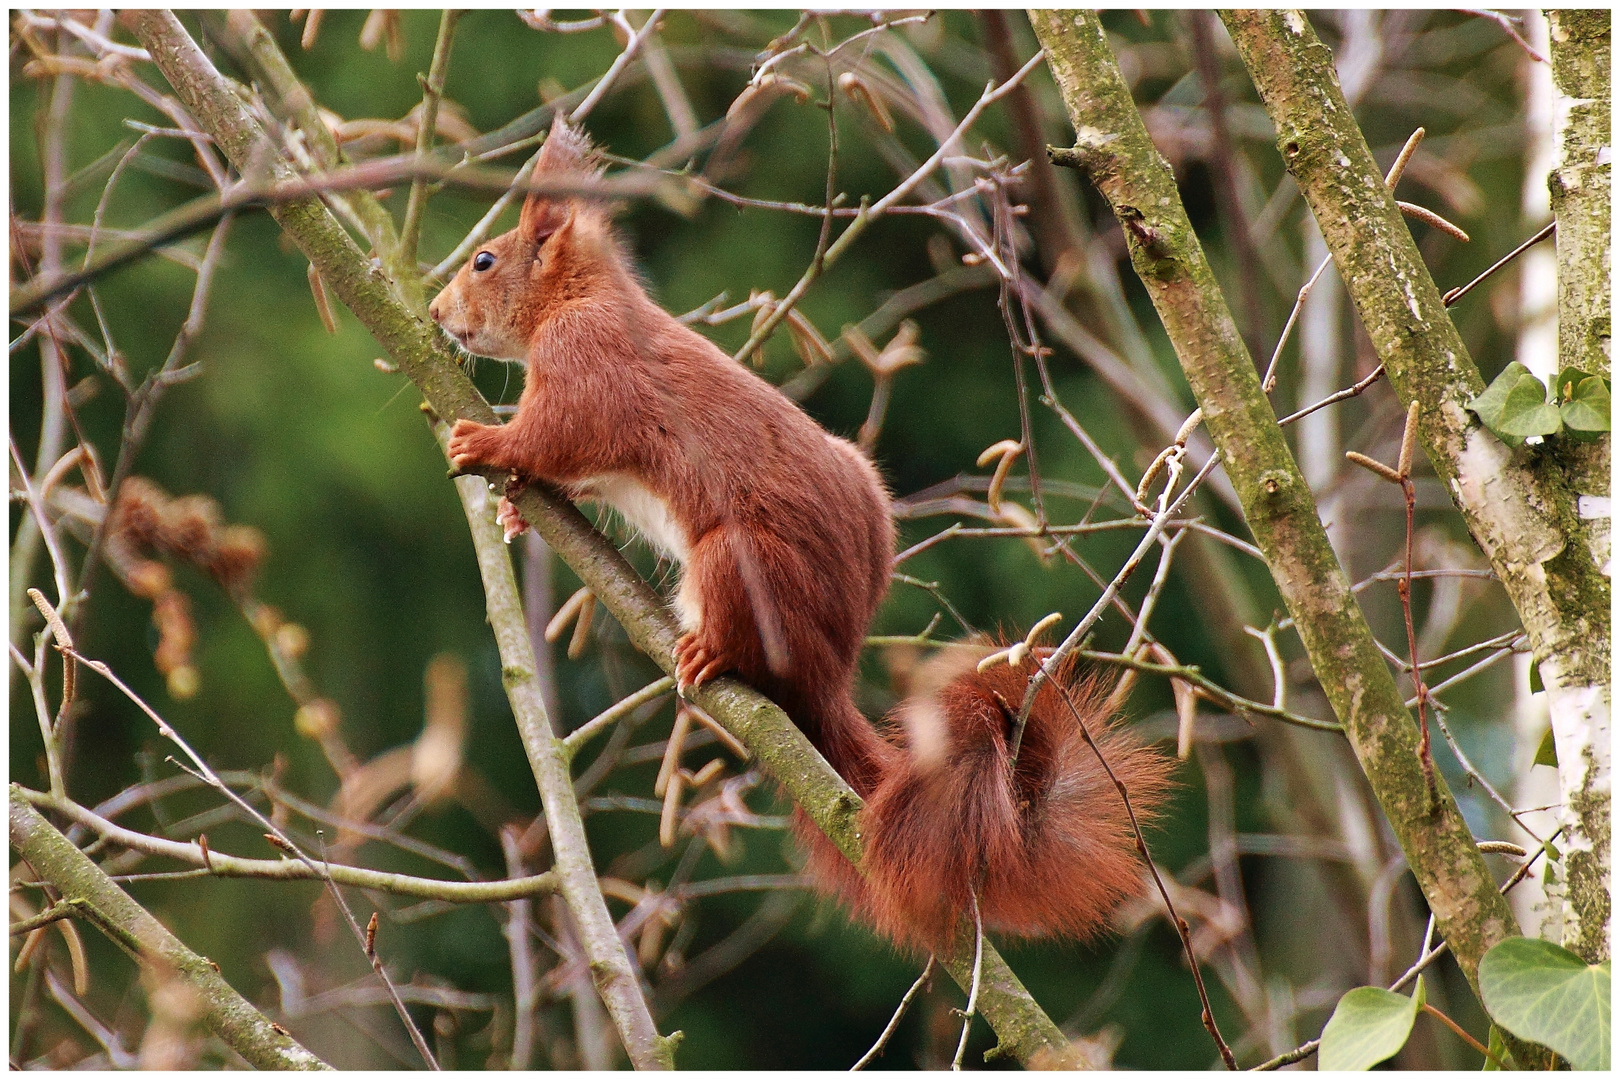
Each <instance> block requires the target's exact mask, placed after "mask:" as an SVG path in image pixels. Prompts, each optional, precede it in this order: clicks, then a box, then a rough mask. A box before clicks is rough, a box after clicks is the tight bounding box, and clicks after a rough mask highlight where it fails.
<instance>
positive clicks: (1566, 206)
mask: <svg viewBox="0 0 1620 1080" xmlns="http://www.w3.org/2000/svg"><path fill="white" fill-rule="evenodd" d="M1609 21H1610V14H1609V12H1608V11H1603V10H1592V11H1549V12H1547V24H1548V30H1549V32H1550V33H1549V36H1550V37H1551V39H1552V40H1551V45H1552V68H1553V84H1554V86H1555V87H1556V89H1557V93H1556V96H1555V97H1554V102H1553V116H1554V118H1555V128H1556V131H1555V134H1556V136H1557V140H1558V148H1557V154H1558V157H1557V164H1556V166H1555V167H1554V169H1553V172H1552V175H1551V176H1550V177H1548V187H1549V189H1550V190H1551V193H1552V209H1553V214H1554V216H1555V217H1556V218H1557V219H1558V366H1559V368H1560V369H1568V368H1576V369H1578V370H1580V371H1584V372H1586V373H1588V374H1591V375H1602V376H1604V377H1608V376H1609V374H1610V370H1611V366H1610V357H1609V317H1610V313H1609V281H1610V256H1609V177H1610V171H1611V170H1610V165H1609V154H1610V149H1609V93H1610V90H1609ZM1609 451H1610V441H1609V436H1604V438H1602V439H1601V440H1599V441H1598V442H1595V443H1584V444H1583V443H1573V442H1565V443H1564V444H1563V445H1560V446H1556V447H1555V448H1554V450H1553V453H1554V455H1555V460H1556V463H1557V465H1558V466H1559V467H1560V468H1561V470H1562V472H1563V474H1564V476H1565V478H1566V481H1567V483H1568V485H1569V488H1570V490H1571V491H1572V492H1573V493H1574V495H1575V501H1576V514H1575V522H1574V532H1573V535H1572V536H1571V541H1572V543H1571V548H1572V549H1574V551H1576V552H1579V553H1580V554H1581V555H1584V556H1586V557H1587V558H1588V559H1589V560H1590V565H1591V567H1595V568H1597V569H1598V571H1599V572H1601V573H1602V575H1603V576H1604V578H1605V579H1606V578H1608V576H1609ZM1583 569H1586V568H1585V567H1583ZM1553 584H1555V585H1556V584H1558V582H1557V581H1554V582H1553ZM1593 599H1594V600H1595V599H1596V597H1594V598H1593ZM1601 599H1602V602H1603V611H1602V613H1601V614H1602V615H1603V616H1606V615H1607V612H1608V597H1607V595H1604V596H1603V597H1602V598H1601ZM1594 614H1596V613H1594ZM1600 621H1601V623H1602V632H1601V634H1599V633H1597V631H1596V626H1597V623H1598V622H1600ZM1583 622H1584V623H1585V628H1586V629H1587V630H1588V632H1589V633H1590V634H1591V637H1590V640H1589V642H1588V663H1587V664H1585V665H1583V666H1582V667H1580V668H1578V669H1569V668H1560V669H1557V670H1549V667H1548V665H1547V664H1546V663H1545V662H1543V663H1542V667H1541V677H1542V682H1543V683H1544V684H1545V685H1546V687H1547V695H1548V699H1549V700H1548V704H1549V706H1550V712H1551V717H1552V728H1553V741H1554V743H1555V744H1556V745H1557V748H1558V787H1559V794H1560V796H1561V797H1562V801H1563V804H1564V805H1563V810H1562V813H1561V820H1562V824H1563V826H1564V840H1563V845H1562V846H1563V851H1564V859H1563V863H1564V929H1563V938H1564V945H1565V947H1566V948H1568V949H1570V950H1571V951H1573V952H1576V953H1579V954H1580V955H1581V956H1583V957H1585V958H1586V960H1587V961H1588V962H1589V963H1597V962H1599V961H1602V960H1606V959H1608V956H1609V912H1610V905H1611V897H1610V894H1609V810H1610V787H1611V779H1610V771H1611V767H1610V749H1609V738H1610V735H1609V711H1610V691H1609V628H1608V620H1607V618H1606V617H1603V618H1601V619H1600V618H1596V617H1593V618H1590V619H1588V620H1583ZM1538 656H1539V653H1538Z"/></svg>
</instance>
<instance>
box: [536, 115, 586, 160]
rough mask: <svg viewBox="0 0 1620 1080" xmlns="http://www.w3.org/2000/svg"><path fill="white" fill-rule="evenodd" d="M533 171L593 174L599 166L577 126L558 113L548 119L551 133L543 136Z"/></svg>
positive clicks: (584, 136) (583, 134)
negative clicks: (543, 142)
mask: <svg viewBox="0 0 1620 1080" xmlns="http://www.w3.org/2000/svg"><path fill="white" fill-rule="evenodd" d="M534 171H535V172H536V173H569V172H581V173H596V172H600V171H601V166H600V164H599V163H598V162H597V160H596V147H594V146H592V145H591V140H590V139H589V138H588V137H587V136H586V135H585V133H584V132H583V131H581V130H580V129H579V128H576V127H572V126H570V125H569V123H568V121H567V120H565V119H563V115H562V113H561V112H558V113H557V115H556V116H555V117H554V118H553V119H552V121H551V133H550V134H549V135H547V136H546V144H545V146H543V147H541V148H540V160H539V161H538V162H536V164H535V167H534Z"/></svg>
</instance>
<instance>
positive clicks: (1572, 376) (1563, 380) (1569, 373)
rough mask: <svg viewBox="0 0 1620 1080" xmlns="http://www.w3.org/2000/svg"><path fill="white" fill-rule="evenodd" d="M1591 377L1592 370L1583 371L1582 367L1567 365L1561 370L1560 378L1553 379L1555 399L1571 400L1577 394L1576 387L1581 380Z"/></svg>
mask: <svg viewBox="0 0 1620 1080" xmlns="http://www.w3.org/2000/svg"><path fill="white" fill-rule="evenodd" d="M1591 377H1592V374H1591V372H1588V371H1582V370H1581V369H1580V368H1572V367H1567V368H1565V369H1564V370H1563V371H1560V372H1559V373H1558V378H1556V379H1554V380H1553V400H1554V401H1569V400H1570V399H1571V398H1573V397H1574V396H1575V387H1576V386H1578V385H1579V384H1580V382H1581V380H1583V379H1590V378H1591Z"/></svg>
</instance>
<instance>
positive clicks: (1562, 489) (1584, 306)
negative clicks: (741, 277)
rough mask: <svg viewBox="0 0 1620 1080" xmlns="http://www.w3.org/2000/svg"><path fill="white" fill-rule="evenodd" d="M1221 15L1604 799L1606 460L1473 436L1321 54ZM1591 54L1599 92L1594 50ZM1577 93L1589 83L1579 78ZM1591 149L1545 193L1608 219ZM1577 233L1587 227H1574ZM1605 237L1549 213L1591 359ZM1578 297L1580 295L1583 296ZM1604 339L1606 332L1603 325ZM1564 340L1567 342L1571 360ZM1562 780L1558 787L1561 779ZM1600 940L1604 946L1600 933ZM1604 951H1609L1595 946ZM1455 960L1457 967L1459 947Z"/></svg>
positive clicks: (1293, 38)
mask: <svg viewBox="0 0 1620 1080" xmlns="http://www.w3.org/2000/svg"><path fill="white" fill-rule="evenodd" d="M1221 17H1222V19H1223V20H1224V21H1225V23H1226V26H1227V29H1228V31H1229V32H1230V33H1231V35H1232V40H1233V42H1234V43H1235V44H1236V45H1237V48H1238V53H1239V54H1240V55H1241V56H1242V58H1243V62H1244V64H1245V65H1246V66H1247V67H1248V69H1249V74H1250V76H1251V77H1252V78H1253V80H1254V84H1255V87H1256V89H1258V90H1259V92H1260V98H1261V101H1262V102H1263V103H1264V105H1265V107H1266V111H1267V112H1268V113H1269V114H1270V116H1271V119H1272V123H1273V124H1274V125H1275V126H1276V129H1277V145H1278V148H1279V150H1280V151H1281V152H1282V156H1283V160H1284V162H1285V163H1286V165H1287V167H1288V170H1289V172H1290V173H1291V174H1293V176H1294V179H1295V180H1296V181H1298V183H1299V187H1300V191H1301V193H1302V194H1303V195H1304V196H1305V199H1306V201H1307V203H1309V204H1310V207H1311V210H1312V212H1313V213H1314V215H1315V217H1316V221H1317V224H1318V226H1319V227H1320V228H1321V232H1322V236H1323V239H1324V240H1326V242H1327V246H1328V249H1329V250H1330V251H1331V252H1332V254H1333V259H1334V262H1335V264H1336V265H1337V267H1338V270H1339V274H1340V276H1341V278H1342V279H1343V280H1344V283H1345V287H1346V288H1347V289H1348V290H1349V293H1350V296H1351V299H1352V300H1353V301H1354V303H1355V305H1356V312H1357V314H1358V315H1359V316H1360V317H1361V322H1362V325H1363V326H1364V327H1366V329H1367V334H1368V337H1369V338H1370V339H1371V341H1372V343H1373V347H1374V349H1375V350H1376V351H1377V353H1378V358H1379V359H1380V360H1381V361H1383V364H1384V369H1385V371H1386V372H1387V373H1388V375H1389V379H1390V383H1391V385H1392V386H1394V388H1395V391H1396V393H1397V395H1398V396H1399V398H1400V401H1401V404H1402V405H1403V406H1404V405H1407V404H1409V403H1411V402H1413V401H1416V402H1417V403H1418V404H1419V406H1420V409H1421V412H1420V414H1419V415H1420V420H1419V436H1420V438H1421V440H1422V442H1423V446H1424V450H1425V452H1426V453H1427V454H1428V457H1429V461H1430V463H1431V464H1432V465H1433V467H1434V470H1435V473H1436V474H1437V475H1438V476H1439V478H1440V480H1441V481H1442V482H1443V483H1444V484H1445V487H1446V489H1447V491H1448V492H1450V494H1451V497H1452V500H1453V502H1455V503H1456V505H1457V508H1458V509H1459V510H1460V511H1461V512H1462V515H1463V518H1464V520H1465V521H1466V523H1467V525H1468V530H1469V532H1470V533H1471V534H1472V535H1473V537H1474V539H1475V541H1476V542H1477V543H1478V544H1479V546H1480V548H1481V549H1482V550H1483V551H1484V552H1485V555H1486V557H1487V558H1488V559H1489V560H1490V562H1491V568H1492V569H1493V570H1494V571H1495V572H1496V575H1497V577H1498V578H1500V579H1501V581H1502V584H1503V586H1504V587H1505V589H1506V590H1507V593H1508V597H1509V599H1510V600H1512V602H1513V605H1514V607H1515V608H1516V609H1517V610H1518V612H1519V617H1520V619H1521V620H1523V622H1524V628H1525V632H1526V634H1527V635H1528V637H1529V639H1530V646H1531V649H1532V650H1533V652H1534V653H1535V656H1536V660H1537V662H1538V663H1539V665H1540V670H1541V676H1542V680H1543V682H1545V684H1546V686H1547V689H1548V691H1549V703H1550V709H1551V713H1552V716H1553V729H1554V732H1555V735H1557V737H1558V738H1559V746H1560V751H1561V753H1560V760H1562V759H1563V757H1564V756H1565V755H1564V754H1563V753H1562V751H1563V750H1564V749H1565V747H1566V746H1567V747H1568V749H1569V751H1570V753H1569V756H1570V758H1571V759H1572V760H1574V761H1579V760H1580V758H1581V754H1580V753H1579V746H1580V745H1587V746H1590V745H1593V742H1594V738H1595V737H1596V735H1595V733H1596V732H1597V730H1598V729H1599V728H1602V729H1603V736H1602V739H1601V741H1602V743H1603V745H1604V750H1603V754H1604V760H1603V763H1602V765H1601V767H1600V769H1599V771H1600V772H1601V774H1602V775H1601V778H1600V780H1601V785H1600V786H1601V788H1602V790H1603V791H1605V792H1606V791H1607V790H1608V765H1607V749H1606V747H1607V737H1606V731H1607V724H1608V716H1609V642H1610V626H1609V594H1610V586H1609V580H1608V578H1607V576H1606V575H1605V574H1604V573H1603V570H1602V565H1603V564H1604V563H1606V562H1607V531H1606V529H1605V530H1604V533H1603V553H1602V556H1601V557H1594V556H1595V551H1594V547H1593V544H1592V542H1593V536H1592V535H1591V532H1590V530H1589V529H1588V528H1587V526H1586V525H1584V524H1583V522H1582V520H1581V517H1580V512H1579V509H1578V505H1577V497H1578V495H1579V494H1580V492H1581V491H1582V490H1583V485H1584V487H1593V486H1597V485H1600V486H1601V489H1602V490H1601V494H1603V495H1605V496H1606V495H1607V494H1608V484H1607V479H1608V478H1607V469H1606V462H1607V445H1608V440H1607V439H1606V438H1605V439H1604V440H1603V443H1602V450H1601V451H1600V452H1599V453H1598V454H1597V455H1596V456H1597V457H1598V458H1599V459H1601V460H1602V461H1603V462H1604V463H1605V467H1604V468H1603V470H1602V474H1601V478H1600V479H1597V480H1596V482H1595V483H1594V480H1593V478H1592V476H1591V473H1592V470H1591V468H1590V465H1591V464H1592V463H1591V461H1590V460H1589V458H1590V457H1591V455H1590V454H1589V453H1588V452H1587V451H1585V450H1584V449H1580V448H1572V447H1570V446H1568V445H1567V443H1568V439H1567V438H1561V439H1556V440H1553V442H1554V443H1555V444H1556V445H1551V446H1542V447H1525V448H1521V449H1517V450H1515V449H1512V448H1509V447H1508V446H1506V445H1505V444H1503V443H1502V442H1501V441H1500V440H1499V439H1497V438H1496V437H1495V436H1494V435H1492V434H1490V433H1489V432H1487V431H1486V430H1485V429H1484V428H1483V427H1481V425H1480V423H1479V420H1478V419H1477V418H1476V417H1475V416H1474V415H1473V414H1472V413H1470V412H1468V411H1467V410H1466V408H1464V406H1465V404H1466V403H1467V402H1468V401H1470V400H1471V399H1472V398H1474V397H1475V396H1476V395H1477V394H1478V393H1479V392H1480V390H1481V389H1483V387H1484V382H1483V380H1482V379H1481V377H1480V373H1479V370H1478V368H1477V367H1476V366H1475V364H1474V361H1473V358H1472V357H1471V356H1470V355H1469V353H1468V349H1467V347H1466V346H1465V345H1464V344H1463V341H1462V338H1461V336H1460V335H1459V334H1458V332H1457V328H1456V326H1455V325H1454V324H1453V323H1452V321H1451V318H1450V316H1449V315H1448V314H1447V313H1446V310H1445V306H1444V304H1443V303H1442V302H1441V298H1440V293H1439V290H1438V289H1436V287H1435V285H1434V282H1433V280H1432V279H1431V278H1430V276H1429V272H1428V269H1427V268H1426V267H1425V266H1424V263H1423V260H1422V257H1421V256H1420V254H1419V253H1418V249H1417V245H1416V243H1415V242H1414V241H1413V239H1412V236H1411V233H1410V231H1409V229H1408V227H1407V225H1406V223H1405V222H1404V221H1403V220H1402V218H1401V214H1400V211H1399V210H1398V209H1397V207H1396V205H1395V199H1394V194H1393V193H1392V192H1391V191H1389V189H1388V187H1387V186H1386V185H1385V184H1384V183H1382V178H1381V172H1380V170H1379V168H1378V165H1377V163H1376V162H1375V161H1374V160H1373V157H1372V152H1371V150H1369V149H1368V147H1367V142H1366V139H1365V138H1364V137H1363V136H1362V134H1361V129H1360V128H1359V127H1358V126H1357V124H1356V122H1355V117H1354V116H1353V114H1352V112H1351V110H1350V107H1349V106H1348V105H1347V104H1346V102H1345V100H1344V95H1343V93H1342V92H1341V90H1340V88H1339V84H1338V78H1337V75H1336V73H1335V71H1334V67H1333V57H1332V54H1331V53H1330V52H1329V50H1328V49H1327V47H1326V46H1325V45H1323V44H1322V42H1321V41H1320V40H1318V38H1317V37H1316V34H1315V32H1314V31H1313V30H1312V29H1311V26H1310V23H1309V21H1308V20H1307V19H1306V18H1305V16H1304V15H1303V14H1302V13H1300V12H1297V11H1228V12H1223V13H1222V16H1221ZM1607 21H1608V17H1607V14H1603V15H1601V16H1599V18H1598V19H1597V20H1596V22H1601V23H1602V24H1603V27H1604V31H1605V33H1604V35H1603V36H1604V41H1605V42H1606V29H1607ZM1554 22H1555V25H1556V23H1557V20H1556V19H1555V20H1554ZM1571 26H1572V27H1574V26H1580V27H1585V28H1589V29H1590V28H1592V27H1594V26H1595V22H1594V21H1593V20H1588V19H1584V18H1580V17H1577V18H1575V19H1574V20H1573V22H1572V23H1571ZM1557 36H1558V35H1557V34H1556V33H1555V34H1554V38H1555V61H1554V68H1555V73H1557V72H1558V71H1560V70H1563V71H1565V74H1566V75H1568V76H1569V77H1571V78H1575V79H1576V80H1577V81H1581V74H1580V73H1582V72H1584V73H1585V74H1586V75H1587V76H1591V77H1595V71H1594V65H1593V64H1591V63H1590V62H1589V61H1587V62H1574V63H1571V64H1569V65H1567V66H1565V67H1564V68H1560V65H1559V63H1558V61H1557V59H1556V52H1557V40H1556V39H1557ZM1567 36H1568V35H1566V37H1567ZM1600 51H1601V52H1602V53H1603V56H1604V59H1603V62H1602V73H1603V76H1604V77H1603V79H1602V82H1603V84H1604V86H1605V87H1606V84H1607V77H1606V76H1607V71H1608V62H1607V47H1606V44H1605V45H1604V47H1603V49H1602V50H1600ZM1581 85H1582V86H1584V87H1586V88H1587V89H1588V90H1591V89H1593V88H1592V87H1591V85H1590V82H1589V80H1588V81H1587V82H1582V83H1581ZM1604 96H1606V90H1605V91H1604ZM1607 116H1608V114H1607V109H1606V108H1604V109H1603V110H1602V131H1603V133H1604V135H1603V136H1601V137H1600V138H1599V140H1598V142H1602V141H1603V140H1604V139H1606V133H1607V130H1608V118H1607ZM1597 145H1598V143H1594V144H1593V145H1592V146H1591V147H1590V149H1589V150H1588V151H1587V152H1585V154H1584V156H1583V158H1582V160H1581V161H1580V162H1579V163H1578V165H1577V166H1575V167H1574V171H1572V172H1571V173H1569V174H1568V175H1567V176H1566V175H1565V174H1564V173H1563V171H1562V170H1560V171H1559V172H1556V173H1555V174H1554V177H1553V187H1554V193H1555V198H1556V197H1557V193H1558V191H1559V189H1560V187H1561V181H1560V177H1564V181H1563V183H1567V185H1568V186H1569V187H1570V188H1584V187H1596V186H1601V190H1602V202H1603V205H1604V208H1605V209H1604V212H1605V215H1606V213H1607V199H1608V194H1607V192H1608V183H1607V171H1608V168H1609V167H1608V166H1607V165H1602V166H1598V165H1597V164H1596V161H1597ZM1599 174H1601V184H1600V185H1599ZM1580 176H1584V177H1585V180H1581V179H1579V177H1580ZM1577 216H1578V215H1577ZM1578 229H1579V230H1580V232H1587V231H1588V230H1587V228H1586V227H1585V226H1580V227H1578ZM1607 231H1608V229H1607V220H1606V218H1605V221H1604V223H1603V226H1602V232H1603V239H1602V240H1600V241H1595V242H1594V241H1589V240H1588V241H1580V240H1576V239H1575V238H1572V237H1566V236H1565V235H1564V223H1563V220H1562V218H1561V219H1560V222H1559V240H1558V244H1559V249H1560V252H1559V255H1560V270H1559V296H1560V327H1559V336H1560V340H1561V342H1562V343H1563V344H1561V350H1562V351H1566V352H1567V355H1569V356H1570V357H1572V358H1574V357H1579V359H1580V362H1581V363H1590V362H1593V361H1592V359H1591V357H1590V356H1589V355H1588V350H1587V349H1586V339H1587V338H1588V337H1589V336H1590V333H1595V331H1591V326H1590V324H1589V323H1588V322H1584V321H1578V320H1572V325H1570V326H1567V327H1566V326H1565V325H1564V322H1563V320H1564V317H1565V315H1566V311H1565V300H1566V292H1567V291H1568V290H1567V289H1566V279H1575V278H1578V279H1581V280H1585V279H1601V281H1602V284H1601V286H1600V290H1601V292H1602V295H1603V297H1604V298H1605V300H1606V298H1607V296H1608V280H1607V279H1608V274H1607V271H1606V269H1605V267H1606V260H1605V259H1604V258H1603V257H1602V255H1603V251H1604V250H1606V244H1607ZM1578 235H1579V234H1578ZM1594 243H1595V244H1596V247H1594V246H1593V244H1594ZM1572 249H1573V250H1574V251H1575V252H1576V254H1575V256H1574V257H1576V258H1578V259H1579V260H1581V261H1580V262H1579V263H1578V264H1574V265H1571V264H1568V263H1567V262H1566V260H1567V259H1568V258H1570V257H1571V250H1572ZM1576 291H1577V292H1581V293H1582V294H1583V295H1584V290H1576ZM1570 306H1571V307H1572V308H1576V309H1579V310H1581V311H1590V310H1591V306H1592V305H1591V304H1590V303H1589V302H1588V301H1585V300H1581V301H1578V302H1575V301H1572V302H1571V305H1570ZM1589 331H1590V333H1589ZM1602 333H1603V334H1605V335H1606V334H1607V319H1606V318H1605V319H1604V320H1603V330H1602ZM1566 346H1573V348H1574V352H1568V351H1567V349H1566V348H1565V347H1566ZM1570 362H1574V360H1573V359H1572V360H1571V361H1570ZM1594 493H1595V492H1594ZM1605 524H1606V523H1605ZM1560 732H1562V733H1563V734H1559V733H1560ZM1564 786H1565V788H1566V790H1567V789H1568V788H1569V787H1570V784H1569V783H1567V782H1566V783H1565V784H1564ZM1566 797H1567V796H1566ZM1606 816H1607V814H1606V811H1605V814H1604V817H1605V818H1606ZM1566 822H1567V824H1568V825H1569V826H1570V827H1571V828H1573V829H1574V831H1573V832H1572V833H1571V834H1570V836H1569V837H1568V842H1569V843H1570V844H1571V845H1572V847H1573V848H1574V849H1577V850H1581V849H1585V850H1590V848H1589V844H1590V841H1589V840H1587V839H1586V838H1585V835H1586V834H1585V829H1584V827H1583V826H1581V825H1580V824H1579V823H1578V822H1575V821H1570V820H1568V819H1566ZM1597 893H1599V894H1601V899H1600V898H1599V896H1597V895H1593V896H1590V897H1589V899H1590V900H1591V902H1592V904H1591V906H1590V907H1589V910H1588V911H1587V912H1586V913H1585V914H1584V916H1582V917H1583V918H1585V919H1586V920H1588V921H1590V922H1591V923H1592V925H1594V926H1605V927H1606V925H1607V922H1608V906H1607V900H1608V894H1607V891H1606V889H1598V890H1597ZM1600 908H1601V911H1600V910H1599V909H1600ZM1601 937H1602V938H1603V940H1604V941H1605V942H1606V933H1605V934H1602V935H1601ZM1604 948H1605V951H1604V955H1607V953H1606V944H1605V946H1604ZM1458 958H1459V960H1462V959H1463V957H1462V953H1461V950H1459V957H1458ZM1471 959H1472V958H1470V960H1471ZM1463 969H1464V970H1465V971H1467V972H1468V973H1469V977H1470V979H1472V978H1473V970H1472V967H1471V964H1470V962H1467V961H1465V962H1464V963H1463Z"/></svg>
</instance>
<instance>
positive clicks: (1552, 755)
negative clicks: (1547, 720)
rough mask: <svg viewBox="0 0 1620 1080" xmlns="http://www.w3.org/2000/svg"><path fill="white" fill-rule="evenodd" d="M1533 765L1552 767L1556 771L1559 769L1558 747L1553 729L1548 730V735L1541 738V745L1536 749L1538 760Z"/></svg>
mask: <svg viewBox="0 0 1620 1080" xmlns="http://www.w3.org/2000/svg"><path fill="white" fill-rule="evenodd" d="M1531 764H1532V765H1551V766H1552V767H1553V768H1555V769H1556V768H1558V746H1557V744H1556V743H1555V742H1554V741H1553V733H1552V728H1548V729H1547V734H1545V735H1543V736H1542V737H1541V744H1540V745H1539V746H1537V747H1536V760H1535V761H1533V762H1531Z"/></svg>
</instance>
